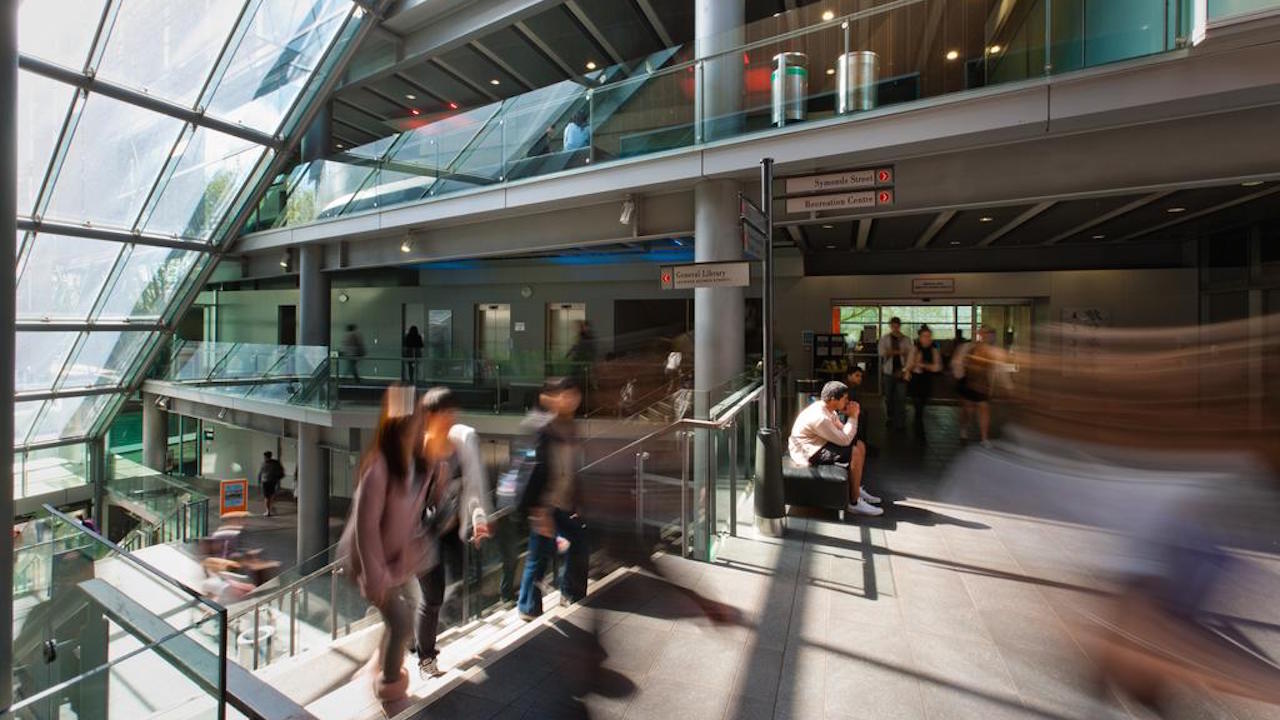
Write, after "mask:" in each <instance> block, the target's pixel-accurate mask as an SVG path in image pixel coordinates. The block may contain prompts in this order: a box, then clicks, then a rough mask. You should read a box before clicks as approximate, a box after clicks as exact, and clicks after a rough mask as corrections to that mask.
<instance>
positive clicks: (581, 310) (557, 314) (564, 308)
mask: <svg viewBox="0 0 1280 720" xmlns="http://www.w3.org/2000/svg"><path fill="white" fill-rule="evenodd" d="M586 319H587V306H586V304H585V303H548V304H547V362H548V363H561V362H563V361H564V360H566V359H567V358H568V356H569V350H571V349H572V348H573V346H574V343H576V342H578V328H579V327H580V325H581V324H582V323H583V322H585V321H586Z"/></svg>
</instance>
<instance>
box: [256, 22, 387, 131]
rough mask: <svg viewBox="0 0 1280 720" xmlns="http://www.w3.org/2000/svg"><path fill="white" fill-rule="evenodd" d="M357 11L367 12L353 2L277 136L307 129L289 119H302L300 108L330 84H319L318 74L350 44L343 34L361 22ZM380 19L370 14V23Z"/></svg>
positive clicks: (310, 30) (292, 105)
mask: <svg viewBox="0 0 1280 720" xmlns="http://www.w3.org/2000/svg"><path fill="white" fill-rule="evenodd" d="M357 12H359V13H360V15H361V17H363V16H364V15H365V14H366V12H365V8H364V6H363V5H361V4H360V3H358V2H353V3H351V10H350V11H349V12H348V13H347V18H346V19H345V20H343V21H342V27H340V28H338V32H336V33H334V35H333V39H332V40H330V41H329V47H327V48H325V50H324V54H323V55H321V56H320V59H319V60H317V61H316V66H315V69H314V70H313V71H312V72H311V77H310V78H309V79H308V80H307V84H306V85H304V86H303V88H302V91H301V92H299V93H298V95H297V96H296V97H294V98H293V102H292V103H290V105H289V109H288V110H286V111H285V113H284V115H283V116H281V118H280V125H279V127H277V128H276V135H277V136H286V135H292V134H293V133H295V132H301V131H304V130H305V128H301V127H290V126H289V121H290V120H292V119H294V118H298V119H301V115H305V114H306V113H302V114H301V115H300V114H299V113H298V108H299V107H300V106H302V105H304V104H314V103H315V102H316V99H317V98H318V97H319V96H320V95H321V92H320V90H321V88H322V86H324V85H327V84H328V83H319V84H317V83H316V82H315V79H316V76H317V75H319V74H321V73H322V72H324V69H325V67H327V66H328V64H329V62H330V61H331V59H332V57H333V54H334V53H336V52H340V51H339V49H338V48H339V46H342V47H344V48H345V47H346V46H347V45H349V44H350V42H351V39H348V40H347V41H346V42H344V41H343V35H344V34H345V33H346V32H347V31H348V30H350V28H351V23H352V21H353V20H355V21H356V22H357V23H359V21H360V20H359V19H357V18H356V13H357ZM379 21H380V18H378V17H374V16H373V15H369V23H370V24H371V25H374V26H376V25H377V24H378V22H379ZM321 22H323V19H322V18H317V24H316V25H312V26H311V27H309V28H307V32H308V33H311V32H315V28H316V27H317V26H318V24H319V23H321ZM313 117H314V116H313ZM301 124H302V123H298V125H301Z"/></svg>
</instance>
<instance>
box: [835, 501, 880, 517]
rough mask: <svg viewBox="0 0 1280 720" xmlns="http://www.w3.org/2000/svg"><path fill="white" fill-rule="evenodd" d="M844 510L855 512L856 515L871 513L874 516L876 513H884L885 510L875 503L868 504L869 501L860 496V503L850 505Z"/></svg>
mask: <svg viewBox="0 0 1280 720" xmlns="http://www.w3.org/2000/svg"><path fill="white" fill-rule="evenodd" d="M844 511H845V512H849V513H853V514H855V515H870V516H872V517H875V516H876V515H883V514H884V510H881V509H880V508H878V507H876V506H875V505H869V504H867V501H866V500H863V499H862V498H858V504H856V505H850V506H849V507H847V508H845V510H844Z"/></svg>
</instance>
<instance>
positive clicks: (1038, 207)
mask: <svg viewBox="0 0 1280 720" xmlns="http://www.w3.org/2000/svg"><path fill="white" fill-rule="evenodd" d="M1056 204H1057V202H1055V201H1053V200H1046V201H1045V202H1042V203H1037V204H1035V205H1033V206H1031V207H1030V208H1029V209H1027V210H1025V211H1023V212H1022V213H1021V214H1019V215H1018V217H1016V218H1014V219H1012V220H1010V221H1009V222H1007V223H1005V224H1004V226H1003V227H1001V228H1000V229H999V230H996V231H995V232H993V233H991V234H990V235H988V236H986V237H984V238H982V240H980V241H979V242H978V245H977V246H978V247H987V246H988V245H990V244H991V243H994V242H995V241H997V240H999V239H1000V238H1002V237H1004V236H1005V235H1008V234H1009V233H1011V232H1013V231H1014V230H1016V229H1017V228H1019V227H1021V226H1022V224H1023V223H1025V222H1027V221H1028V220H1030V219H1031V218H1033V217H1035V216H1037V215H1039V214H1040V213H1042V212H1044V211H1045V210H1048V209H1049V208H1051V207H1053V206H1054V205H1056Z"/></svg>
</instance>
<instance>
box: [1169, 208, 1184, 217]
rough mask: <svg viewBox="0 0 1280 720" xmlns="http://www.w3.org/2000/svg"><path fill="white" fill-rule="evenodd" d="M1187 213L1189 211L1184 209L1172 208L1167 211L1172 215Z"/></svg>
mask: <svg viewBox="0 0 1280 720" xmlns="http://www.w3.org/2000/svg"><path fill="white" fill-rule="evenodd" d="M1186 211H1187V209H1186V208H1184V207H1171V208H1169V209H1168V210H1165V212H1167V213H1170V214H1171V215H1177V214H1178V213H1184V212H1186Z"/></svg>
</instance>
